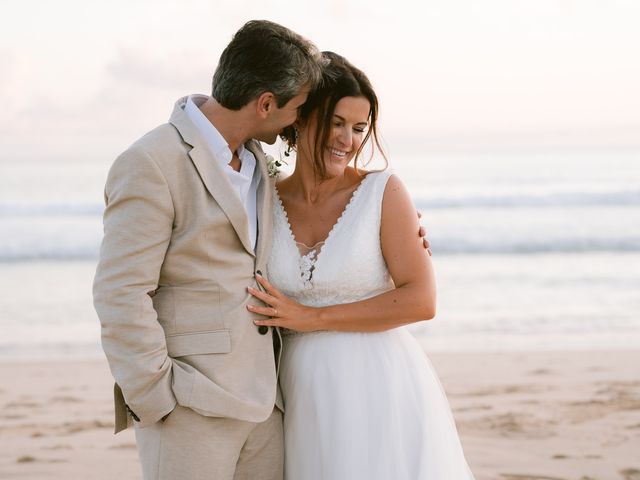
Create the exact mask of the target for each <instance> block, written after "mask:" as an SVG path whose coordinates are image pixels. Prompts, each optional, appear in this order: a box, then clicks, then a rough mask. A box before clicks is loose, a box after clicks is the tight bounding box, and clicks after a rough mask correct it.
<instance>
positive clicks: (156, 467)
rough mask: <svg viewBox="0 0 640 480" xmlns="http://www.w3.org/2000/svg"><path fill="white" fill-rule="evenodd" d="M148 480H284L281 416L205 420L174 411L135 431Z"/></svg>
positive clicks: (190, 412) (181, 409)
mask: <svg viewBox="0 0 640 480" xmlns="http://www.w3.org/2000/svg"><path fill="white" fill-rule="evenodd" d="M135 431H136V442H137V444H138V454H139V455H140V463H141V464H142V474H143V477H144V480H282V478H283V468H284V440H283V438H284V437H283V430H282V412H280V410H278V409H277V408H274V410H273V413H272V414H271V416H270V417H269V418H268V419H267V420H265V421H264V422H262V423H252V422H245V421H242V420H235V419H231V418H219V417H205V416H202V415H200V414H198V413H196V412H194V411H193V410H191V409H189V408H185V407H181V406H179V405H178V406H176V408H175V410H174V411H173V412H171V415H169V416H168V417H167V419H166V420H165V421H164V422H163V421H159V422H157V423H155V424H153V425H151V426H149V427H145V428H140V427H138V426H136V427H135Z"/></svg>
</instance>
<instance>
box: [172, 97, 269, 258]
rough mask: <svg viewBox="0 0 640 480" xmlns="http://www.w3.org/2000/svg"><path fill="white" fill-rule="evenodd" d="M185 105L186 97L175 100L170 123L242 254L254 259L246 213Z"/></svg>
mask: <svg viewBox="0 0 640 480" xmlns="http://www.w3.org/2000/svg"><path fill="white" fill-rule="evenodd" d="M185 102H186V97H184V98H182V99H180V100H178V102H177V103H176V106H175V108H174V110H173V114H172V115H171V119H170V123H171V124H172V125H173V126H174V127H176V129H177V130H178V132H179V133H180V135H181V136H182V138H183V140H184V141H185V143H187V144H189V145H191V146H192V147H193V148H192V149H191V150H189V152H188V154H189V157H190V158H191V161H192V162H193V165H194V166H195V168H196V170H197V171H198V174H199V175H200V178H201V180H202V183H204V185H205V187H206V188H207V190H208V191H209V193H210V194H211V196H212V197H213V198H214V199H215V200H216V202H218V205H220V208H221V209H222V210H223V211H224V213H225V215H226V216H227V218H228V219H229V222H230V223H231V225H232V226H233V228H234V230H235V231H236V233H237V234H238V237H239V238H240V241H241V242H242V245H243V246H244V248H245V250H247V252H249V253H250V254H251V255H255V253H254V251H253V246H252V245H251V241H250V238H249V220H248V218H247V212H246V210H245V208H244V206H243V205H242V203H241V201H240V198H239V197H238V194H237V193H236V192H235V190H234V189H233V186H232V185H231V182H230V181H229V178H228V177H227V174H226V173H225V172H224V170H223V168H222V166H221V165H220V162H219V161H218V159H216V158H215V157H214V155H213V154H212V153H211V150H210V149H209V148H208V147H207V146H206V144H205V142H204V140H202V138H201V136H200V134H199V133H198V131H197V130H196V128H195V126H194V125H193V123H192V122H191V121H190V120H189V119H188V117H187V115H186V114H185V113H184V110H183V106H184V104H185ZM261 184H262V182H261Z"/></svg>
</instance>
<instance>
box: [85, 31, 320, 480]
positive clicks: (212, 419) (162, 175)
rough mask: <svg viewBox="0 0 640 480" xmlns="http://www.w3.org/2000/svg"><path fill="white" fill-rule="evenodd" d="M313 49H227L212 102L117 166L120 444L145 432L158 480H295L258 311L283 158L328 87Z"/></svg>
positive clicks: (271, 45) (195, 103) (300, 44)
mask: <svg viewBox="0 0 640 480" xmlns="http://www.w3.org/2000/svg"><path fill="white" fill-rule="evenodd" d="M320 62H321V56H320V54H319V52H318V50H317V48H316V47H315V46H314V45H313V44H312V43H311V42H309V41H308V40H306V39H304V38H302V37H301V36H299V35H298V34H296V33H294V32H292V31H290V30H288V29H287V28H285V27H283V26H280V25H277V24H275V23H272V22H267V21H251V22H248V23H247V24H245V25H244V26H243V27H242V28H241V29H240V30H239V31H238V32H237V33H236V34H235V36H234V37H233V39H232V41H231V42H230V44H229V45H228V46H227V47H226V49H225V50H224V52H223V53H222V56H221V58H220V62H219V64H218V67H217V69H216V72H215V74H214V77H213V91H212V96H211V97H205V96H198V95H192V96H189V97H185V98H182V99H180V100H178V102H177V103H176V106H175V108H174V111H173V113H172V115H171V118H170V121H169V123H167V124H165V125H161V126H159V127H157V128H156V129H154V130H152V131H151V132H149V133H147V134H146V135H145V136H143V137H142V138H141V139H139V140H138V141H137V142H135V143H134V144H133V145H132V146H131V147H129V148H128V149H127V150H126V151H125V152H124V153H123V154H122V155H120V157H118V159H117V160H116V161H115V163H114V165H113V166H112V168H111V170H110V172H109V176H108V179H107V184H106V188H105V201H106V209H105V213H104V240H103V243H102V247H101V252H100V262H99V265H98V268H97V272H96V277H95V282H94V303H95V307H96V311H97V312H98V315H99V317H100V321H101V324H102V345H103V348H104V351H105V353H106V356H107V359H108V361H109V365H110V368H111V371H112V373H113V376H114V378H115V380H116V386H115V403H116V433H117V432H118V431H120V430H122V429H123V428H126V426H127V423H130V421H131V419H133V420H134V422H133V423H134V424H135V430H136V441H137V445H138V452H139V455H140V460H141V464H142V470H143V474H144V478H145V479H170V480H179V479H201V478H202V479H204V478H207V479H274V480H276V479H278V480H280V479H281V478H282V468H283V451H282V449H283V441H282V413H281V411H280V410H279V409H278V408H274V405H275V404H276V401H277V399H276V396H277V380H276V359H275V358H274V346H273V345H274V340H276V342H275V343H276V344H277V343H278V342H277V334H276V338H275V339H273V335H274V333H273V332H272V331H271V330H270V329H268V328H266V327H261V328H258V327H256V326H255V325H254V323H253V320H254V319H255V318H256V317H257V315H255V314H252V313H250V312H248V311H247V309H246V307H245V306H246V304H247V303H248V302H250V301H253V300H251V299H250V296H249V294H248V293H247V290H246V287H247V286H253V287H255V288H257V283H256V281H255V274H256V273H257V272H260V271H261V272H262V274H264V275H267V274H268V272H266V269H265V266H266V263H267V256H268V254H269V249H270V241H271V212H272V198H271V194H272V188H273V185H272V184H271V182H272V181H273V180H272V179H270V178H269V176H268V175H267V167H266V161H265V158H264V153H263V152H262V150H261V148H260V144H259V143H258V142H257V141H256V140H260V141H264V142H267V143H273V142H274V141H275V140H276V138H277V135H278V133H279V132H281V131H282V129H283V128H284V127H286V126H288V125H290V124H292V123H293V122H294V121H295V119H296V116H297V110H298V108H299V107H300V106H301V105H302V104H303V103H304V102H305V100H306V98H307V93H308V92H309V90H310V89H312V88H314V87H315V86H316V85H317V83H318V82H319V80H320V72H321V66H320Z"/></svg>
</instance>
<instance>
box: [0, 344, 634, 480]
mask: <svg viewBox="0 0 640 480" xmlns="http://www.w3.org/2000/svg"><path fill="white" fill-rule="evenodd" d="M430 358H431V360H432V362H433V364H434V366H435V367H436V370H437V371H438V374H439V375H440V379H441V381H442V384H443V386H444V388H445V390H446V391H447V394H448V396H449V401H450V403H451V406H452V409H453V412H454V416H455V418H456V422H457V424H458V429H459V431H460V436H461V439H462V443H463V446H464V449H465V452H466V455H467V459H468V461H469V464H470V466H471V469H472V470H473V472H474V474H475V476H476V479H477V480H609V479H610V480H614V479H615V480H640V351H633V352H626V351H613V352H564V353H562V352H552V353H546V352H535V353H527V352H523V353H438V354H432V355H430ZM111 388H112V380H111V376H110V374H109V371H108V369H107V366H106V363H105V362H102V361H95V360H92V361H83V362H73V363H70V362H55V361H52V362H39V363H35V362H34V363H9V362H4V363H0V405H2V410H1V413H0V478H2V479H14V478H15V479H29V480H37V479H65V480H67V479H74V480H75V479H82V480H84V479H95V480H100V479H105V480H106V479H113V478H122V479H140V478H141V474H140V471H139V466H138V460H137V454H136V449H135V439H134V435H133V432H132V431H131V430H127V431H125V432H122V433H120V434H118V435H113V433H112V431H113V421H112V404H111ZM301 480H304V479H301ZM390 480H392V479H390ZM451 480H456V479H451Z"/></svg>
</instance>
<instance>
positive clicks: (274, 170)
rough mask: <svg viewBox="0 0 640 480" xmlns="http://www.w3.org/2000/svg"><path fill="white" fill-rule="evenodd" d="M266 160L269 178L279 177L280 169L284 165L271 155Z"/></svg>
mask: <svg viewBox="0 0 640 480" xmlns="http://www.w3.org/2000/svg"><path fill="white" fill-rule="evenodd" d="M266 159H267V173H269V176H270V177H272V178H273V177H277V176H278V174H279V173H280V167H281V166H282V163H281V162H280V160H276V159H275V158H273V157H272V156H271V155H266Z"/></svg>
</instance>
